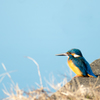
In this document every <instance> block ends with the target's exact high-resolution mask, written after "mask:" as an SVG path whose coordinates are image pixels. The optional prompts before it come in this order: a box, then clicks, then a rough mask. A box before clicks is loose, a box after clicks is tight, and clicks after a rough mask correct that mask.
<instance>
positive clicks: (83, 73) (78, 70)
mask: <svg viewBox="0 0 100 100" xmlns="http://www.w3.org/2000/svg"><path fill="white" fill-rule="evenodd" d="M56 56H68V59H67V62H68V66H69V67H70V68H71V70H72V71H73V72H74V73H75V74H76V76H75V77H95V78H96V77H97V76H96V75H95V74H94V73H93V72H92V69H91V67H90V64H89V63H88V62H87V61H86V59H85V58H84V57H83V55H82V53H81V51H80V50H79V49H71V50H69V51H67V52H66V53H62V54H56Z"/></svg>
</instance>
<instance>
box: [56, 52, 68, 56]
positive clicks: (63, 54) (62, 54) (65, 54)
mask: <svg viewBox="0 0 100 100" xmlns="http://www.w3.org/2000/svg"><path fill="white" fill-rule="evenodd" d="M56 56H68V55H67V53H61V54H56Z"/></svg>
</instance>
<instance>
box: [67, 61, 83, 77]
mask: <svg viewBox="0 0 100 100" xmlns="http://www.w3.org/2000/svg"><path fill="white" fill-rule="evenodd" d="M68 66H69V67H70V68H71V70H72V71H73V72H74V73H75V74H76V75H78V76H83V74H82V72H81V70H80V69H79V68H78V67H76V66H75V65H74V63H73V62H72V60H68Z"/></svg>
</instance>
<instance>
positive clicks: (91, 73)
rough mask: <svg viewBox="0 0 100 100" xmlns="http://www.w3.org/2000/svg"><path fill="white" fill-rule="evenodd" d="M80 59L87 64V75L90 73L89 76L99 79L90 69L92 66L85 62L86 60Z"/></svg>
mask: <svg viewBox="0 0 100 100" xmlns="http://www.w3.org/2000/svg"><path fill="white" fill-rule="evenodd" d="M80 59H81V60H82V61H83V62H84V63H85V65H86V71H87V73H88V74H89V75H92V76H94V77H97V76H96V75H95V74H94V73H93V72H92V69H91V67H90V64H89V63H88V62H87V61H86V60H85V58H84V57H81V58H80Z"/></svg>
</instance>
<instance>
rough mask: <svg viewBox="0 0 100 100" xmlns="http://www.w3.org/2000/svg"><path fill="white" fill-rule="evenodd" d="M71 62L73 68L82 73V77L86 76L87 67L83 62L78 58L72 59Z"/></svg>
mask: <svg viewBox="0 0 100 100" xmlns="http://www.w3.org/2000/svg"><path fill="white" fill-rule="evenodd" d="M72 61H73V63H74V64H75V66H77V67H78V68H79V69H80V71H81V72H82V73H83V76H87V66H86V64H85V63H84V61H83V60H82V59H80V57H77V58H74V59H72Z"/></svg>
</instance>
